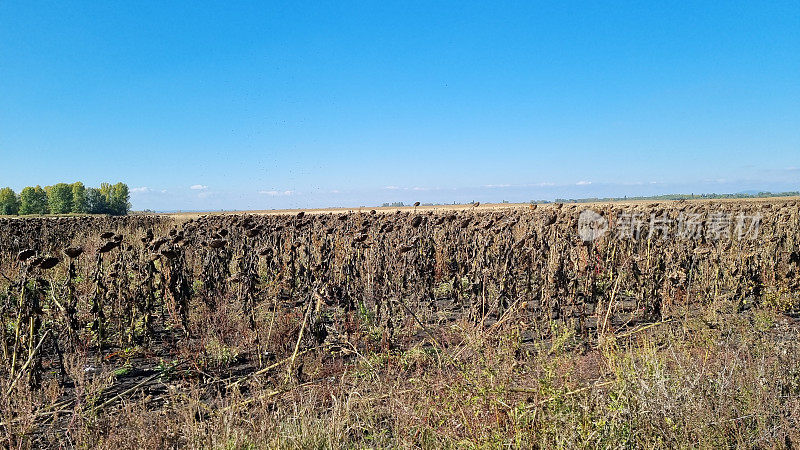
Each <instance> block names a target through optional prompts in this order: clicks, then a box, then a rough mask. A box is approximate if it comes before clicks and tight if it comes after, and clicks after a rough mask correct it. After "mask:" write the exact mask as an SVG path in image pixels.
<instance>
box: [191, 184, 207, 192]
mask: <svg viewBox="0 0 800 450" xmlns="http://www.w3.org/2000/svg"><path fill="white" fill-rule="evenodd" d="M189 189H192V190H194V191H204V190H206V189H208V186H205V185H202V184H195V185H192V186H189Z"/></svg>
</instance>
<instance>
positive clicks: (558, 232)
mask: <svg viewBox="0 0 800 450" xmlns="http://www.w3.org/2000/svg"><path fill="white" fill-rule="evenodd" d="M587 208H590V209H591V210H593V211H594V213H593V214H594V215H592V216H591V217H590V219H591V222H592V223H591V225H593V226H594V228H592V230H594V231H596V230H597V229H598V227H600V228H601V231H602V233H599V234H598V235H597V236H596V237H597V238H596V239H591V240H590V239H585V235H584V234H581V231H582V230H583V231H585V230H584V229H583V228H581V227H582V226H583V225H584V223H583V222H581V220H583V218H585V217H589V216H582V215H581V213H582V211H584V210H585V209H587ZM603 224H605V225H603ZM601 225H602V226H601ZM582 236H583V237H584V238H582ZM592 237H593V238H594V237H595V235H592ZM798 317H800V213H798V203H797V199H794V198H789V199H785V198H784V199H768V200H753V201H743V200H736V201H719V200H714V201H688V202H661V203H647V202H636V203H606V204H585V205H584V204H565V205H538V206H537V207H535V208H534V207H529V206H527V205H526V206H524V207H520V206H518V205H481V206H479V207H477V208H475V207H463V208H450V207H419V208H403V209H402V210H398V208H375V209H374V210H371V209H366V208H364V209H361V210H352V211H347V212H343V211H335V212H334V211H329V210H323V211H313V213H312V212H309V213H304V212H300V211H297V212H294V211H292V212H285V211H284V212H280V213H277V212H276V213H272V212H269V213H267V214H244V213H242V214H214V215H211V214H205V215H203V214H178V215H152V216H151V215H139V216H130V217H123V218H107V217H62V218H29V219H0V319H1V320H2V321H3V326H2V327H0V332H2V335H0V346H2V348H1V349H0V351H2V361H1V362H0V389H2V390H3V393H4V394H5V395H4V396H3V397H2V400H0V437H2V439H3V443H4V444H5V445H6V446H8V447H23V448H25V447H33V446H36V447H60V446H76V447H100V448H113V447H120V446H125V447H129V446H136V447H149V448H159V447H173V446H181V447H183V446H186V447H193V448H205V447H226V448H239V447H250V446H256V447H262V446H264V447H266V446H270V447H272V446H278V447H295V446H302V447H334V448H338V447H364V446H369V447H373V446H381V447H382V446H404V447H425V448H438V447H441V446H501V445H503V446H517V447H551V446H555V447H569V448H572V447H575V446H589V447H639V446H646V447H653V446H655V447H673V446H677V445H687V444H688V445H689V446H700V447H720V446H743V447H774V446H787V447H788V446H792V445H795V444H794V443H796V442H798V439H800V432H799V431H798V430H799V428H798V420H799V419H800V409H799V408H800V353H799V352H800V344H799V343H798V342H799V341H798V333H799V332H800V322H798Z"/></svg>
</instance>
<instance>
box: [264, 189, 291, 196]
mask: <svg viewBox="0 0 800 450" xmlns="http://www.w3.org/2000/svg"><path fill="white" fill-rule="evenodd" d="M258 193H259V194H261V195H269V196H270V197H288V196H290V195H294V194H295V192H294V191H291V190H286V191H276V190H272V191H258Z"/></svg>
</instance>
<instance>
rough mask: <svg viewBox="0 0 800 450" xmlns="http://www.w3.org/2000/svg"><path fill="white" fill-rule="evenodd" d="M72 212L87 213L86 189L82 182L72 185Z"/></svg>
mask: <svg viewBox="0 0 800 450" xmlns="http://www.w3.org/2000/svg"><path fill="white" fill-rule="evenodd" d="M72 212H74V213H85V212H86V187H85V186H84V185H83V183H81V182H80V181H77V182H75V183H72Z"/></svg>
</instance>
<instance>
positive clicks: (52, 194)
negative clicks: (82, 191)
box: [46, 183, 72, 214]
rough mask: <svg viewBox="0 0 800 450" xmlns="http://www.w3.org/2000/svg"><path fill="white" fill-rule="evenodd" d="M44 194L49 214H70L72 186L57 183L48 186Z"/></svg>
mask: <svg viewBox="0 0 800 450" xmlns="http://www.w3.org/2000/svg"><path fill="white" fill-rule="evenodd" d="M46 192H47V204H48V205H49V206H50V213H51V214H67V213H70V212H72V186H70V185H68V184H67V183H58V184H54V185H53V186H48V187H47V188H46Z"/></svg>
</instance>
